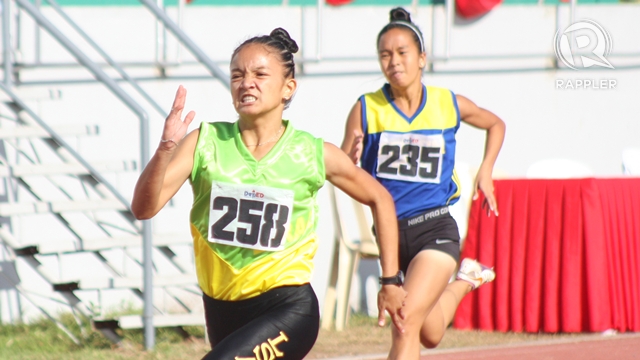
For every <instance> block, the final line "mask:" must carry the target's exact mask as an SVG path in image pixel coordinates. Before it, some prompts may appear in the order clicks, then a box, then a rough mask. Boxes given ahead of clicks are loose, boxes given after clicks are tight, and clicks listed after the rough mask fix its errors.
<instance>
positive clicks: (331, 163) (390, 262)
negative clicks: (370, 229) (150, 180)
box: [324, 143, 406, 332]
mask: <svg viewBox="0 0 640 360" xmlns="http://www.w3.org/2000/svg"><path fill="white" fill-rule="evenodd" d="M324 163H325V171H326V177H327V180H329V182H331V183H332V184H333V185H335V186H336V187H337V188H339V189H340V190H342V191H344V192H345V193H346V194H347V195H349V196H351V197H352V198H354V199H355V200H357V201H359V202H361V203H362V204H365V205H368V206H369V207H370V208H371V210H372V212H373V221H374V224H375V227H376V236H377V239H378V246H379V247H380V266H381V267H382V276H384V277H391V276H394V275H396V274H397V273H398V270H399V256H398V250H399V245H398V222H397V218H396V210H395V205H394V203H393V198H392V197H391V194H389V192H388V191H387V190H386V189H385V188H384V187H383V186H382V185H381V184H380V183H379V182H378V181H376V180H375V179H374V178H373V177H372V176H371V175H369V174H368V173H367V172H366V171H364V170H362V169H361V168H359V167H357V166H356V165H355V164H354V163H353V161H352V160H351V159H350V158H349V156H347V154H345V153H344V152H343V151H342V150H340V149H339V148H338V147H336V146H335V145H332V144H329V143H325V144H324ZM405 297H406V292H405V291H404V289H403V288H402V286H397V285H383V286H382V288H381V289H380V293H379V294H378V324H379V325H380V326H383V325H384V312H385V310H386V311H387V312H388V313H389V315H390V316H391V321H392V322H393V323H394V325H395V326H396V327H397V328H398V330H399V331H400V332H404V330H403V325H402V320H403V319H404V315H403V313H402V307H403V306H404V299H405Z"/></svg>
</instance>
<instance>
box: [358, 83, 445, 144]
mask: <svg viewBox="0 0 640 360" xmlns="http://www.w3.org/2000/svg"><path fill="white" fill-rule="evenodd" d="M425 88H426V91H427V94H426V96H427V101H426V104H425V106H424V109H423V110H422V111H421V112H420V114H419V115H418V116H417V117H416V118H415V119H413V120H412V121H411V123H409V122H408V121H407V119H405V118H404V117H403V116H402V115H400V114H399V113H398V110H396V108H395V107H394V106H393V105H392V104H391V103H390V102H389V101H388V100H387V97H386V96H385V94H384V91H383V89H380V90H378V91H376V92H375V93H370V94H367V95H366V96H365V98H366V100H365V105H366V114H367V132H368V133H369V134H375V133H380V132H383V131H397V132H410V131H416V130H432V129H435V130H441V129H449V128H455V127H456V126H457V125H458V114H457V112H456V106H455V104H454V102H453V94H452V93H451V91H450V90H448V89H444V88H439V87H434V86H425Z"/></svg>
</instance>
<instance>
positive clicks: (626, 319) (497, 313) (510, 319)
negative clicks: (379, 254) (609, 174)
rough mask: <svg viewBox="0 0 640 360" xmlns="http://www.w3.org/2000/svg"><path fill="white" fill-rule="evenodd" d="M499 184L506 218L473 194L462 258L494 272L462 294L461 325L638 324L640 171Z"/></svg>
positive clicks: (559, 328)
mask: <svg viewBox="0 0 640 360" xmlns="http://www.w3.org/2000/svg"><path fill="white" fill-rule="evenodd" d="M494 185H495V194H496V197H497V201H498V209H499V211H500V216H499V217H496V216H493V215H492V216H490V217H488V216H487V215H486V213H485V212H483V209H482V208H481V204H482V201H483V198H482V197H480V198H479V199H478V200H476V201H474V202H473V204H472V206H471V210H470V217H469V229H468V234H467V238H466V239H465V242H464V244H463V249H462V255H461V258H464V257H471V258H476V259H478V260H479V261H480V262H481V263H483V264H486V265H490V266H494V267H495V271H496V279H495V281H494V282H493V283H489V284H486V285H483V286H482V287H480V288H479V289H478V290H476V291H473V292H471V293H470V294H469V295H467V296H466V297H465V298H464V299H463V300H462V302H461V304H460V306H459V308H458V311H457V313H456V317H455V318H454V323H453V325H454V327H456V328H458V329H482V330H492V331H493V330H495V331H503V332H504V331H514V332H523V331H524V332H540V331H542V332H549V333H555V332H595V331H604V330H607V329H615V330H617V331H620V332H625V331H640V178H614V179H602V178H585V179H557V180H555V179H554V180H550V179H535V180H534V179H514V180H496V181H495V182H494Z"/></svg>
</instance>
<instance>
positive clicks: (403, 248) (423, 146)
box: [342, 8, 505, 360]
mask: <svg viewBox="0 0 640 360" xmlns="http://www.w3.org/2000/svg"><path fill="white" fill-rule="evenodd" d="M377 47H378V57H379V61H380V68H381V70H382V72H383V74H384V76H385V78H386V80H387V81H388V83H387V84H385V85H384V86H383V87H382V88H381V89H379V90H378V91H376V92H373V93H368V94H365V95H363V96H361V97H360V99H359V100H358V101H357V102H356V104H355V105H354V106H353V108H352V109H351V112H350V114H349V117H348V119H347V124H346V130H345V136H344V140H343V142H342V150H343V151H345V152H346V153H347V154H349V156H350V157H351V159H352V161H353V162H354V163H358V162H360V165H361V166H362V168H363V169H364V170H366V171H367V172H369V173H370V174H372V175H373V176H374V177H375V178H376V179H377V180H378V181H379V182H380V183H381V184H382V185H384V187H385V188H386V189H387V190H389V192H390V193H391V195H392V196H393V198H394V202H395V205H396V213H397V214H396V215H397V218H398V226H399V229H400V268H401V270H402V271H403V272H404V273H405V274H406V279H405V285H404V287H405V290H406V291H407V294H408V295H407V300H406V306H405V308H404V309H403V310H404V313H405V316H406V318H405V330H406V332H405V333H401V332H399V331H397V330H396V329H393V343H392V347H391V351H390V354H389V358H390V359H401V360H407V359H418V358H419V353H420V344H422V345H424V346H425V347H428V348H433V347H435V346H437V345H438V344H439V343H440V341H441V340H442V337H443V336H444V333H445V330H446V328H447V327H448V325H449V324H450V323H451V321H452V320H453V316H454V315H455V311H456V309H457V307H458V305H459V304H460V301H461V300H462V298H463V297H464V296H465V295H466V294H467V293H468V292H470V291H471V290H473V289H476V288H477V287H478V286H480V285H482V284H483V283H486V282H488V281H492V280H493V279H494V278H495V273H494V272H493V270H492V269H490V268H487V267H485V266H483V265H481V264H479V263H478V262H477V261H475V260H472V259H464V260H463V261H462V264H461V266H460V269H459V271H458V274H457V276H456V278H457V280H456V281H453V282H451V283H449V281H450V279H451V278H452V276H453V274H454V272H455V270H456V267H457V265H458V261H459V258H460V235H459V232H458V227H457V224H456V221H455V220H454V219H453V217H452V216H451V215H450V214H449V206H450V205H452V204H454V203H455V202H456V201H457V200H458V198H459V196H460V187H459V183H458V179H457V176H456V173H455V171H454V161H455V149H456V139H455V134H456V132H457V130H458V128H459V127H460V121H464V122H466V123H467V124H469V125H472V126H474V127H476V128H480V129H485V130H486V133H487V140H486V146H485V149H484V150H485V152H484V159H483V161H482V164H481V166H480V169H479V170H478V174H477V176H476V180H475V195H474V198H477V194H478V191H482V192H483V193H484V195H485V197H486V200H485V201H486V203H485V204H484V205H485V206H486V207H487V214H488V215H490V214H491V213H492V212H493V213H495V215H496V216H497V215H498V209H497V207H496V200H495V197H494V194H493V180H492V177H491V175H492V171H493V166H494V163H495V161H496V158H497V156H498V152H499V151H500V148H501V146H502V141H503V139H504V133H505V125H504V122H503V121H502V120H500V118H498V117H497V116H496V115H494V114H493V113H491V112H490V111H488V110H485V109H482V108H480V107H478V106H476V104H474V103H473V102H472V101H471V100H469V99H467V98H465V97H464V96H461V95H456V94H454V93H453V92H452V91H450V90H448V89H443V88H438V87H432V86H425V85H424V84H423V83H422V72H423V69H424V67H425V66H426V51H425V48H424V41H423V37H422V33H421V32H420V29H418V27H417V26H416V25H415V24H414V23H413V22H411V17H410V15H409V13H408V12H407V11H406V10H404V9H402V8H395V9H393V10H391V19H390V22H389V23H388V24H387V25H386V26H384V28H383V29H382V30H381V31H380V33H379V34H378V43H377ZM378 235H380V234H378ZM382 282H383V283H384V281H382Z"/></svg>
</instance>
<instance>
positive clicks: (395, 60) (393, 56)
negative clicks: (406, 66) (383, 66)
mask: <svg viewBox="0 0 640 360" xmlns="http://www.w3.org/2000/svg"><path fill="white" fill-rule="evenodd" d="M399 63H400V57H399V56H397V55H396V54H391V58H390V59H389V65H391V66H395V65H398V64H399Z"/></svg>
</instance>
